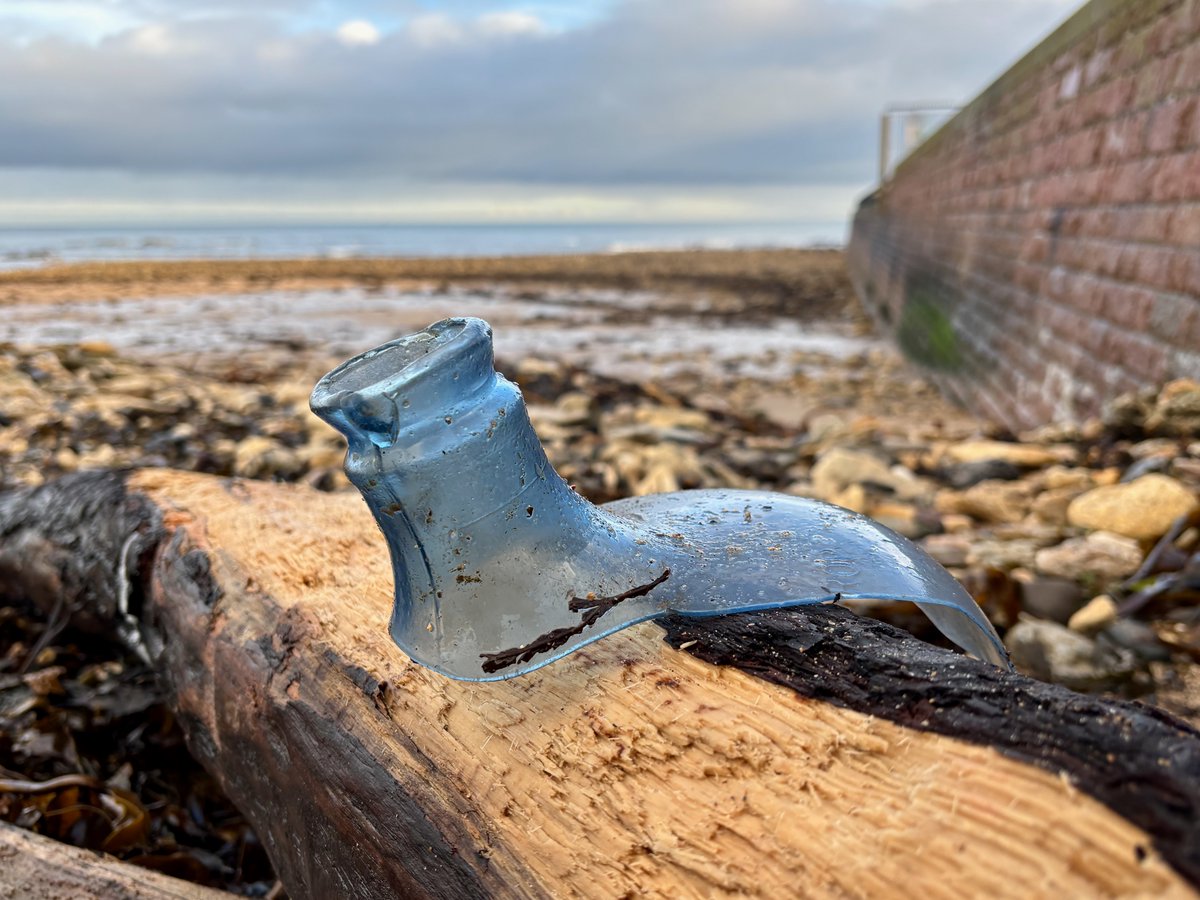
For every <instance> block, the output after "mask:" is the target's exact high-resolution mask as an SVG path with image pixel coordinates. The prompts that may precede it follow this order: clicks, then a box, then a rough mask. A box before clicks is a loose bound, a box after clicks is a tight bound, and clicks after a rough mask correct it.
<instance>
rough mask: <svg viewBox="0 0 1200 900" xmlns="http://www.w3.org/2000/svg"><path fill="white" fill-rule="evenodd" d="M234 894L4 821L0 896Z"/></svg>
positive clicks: (213, 898) (88, 899) (114, 899)
mask: <svg viewBox="0 0 1200 900" xmlns="http://www.w3.org/2000/svg"><path fill="white" fill-rule="evenodd" d="M232 896H233V895H232V894H227V893H225V892H224V891H214V890H212V889H211V888H206V887H201V886H200V885H198V884H192V883H191V882H187V881H180V880H179V879H178V878H170V877H168V876H166V875H162V874H160V873H158V872H151V871H150V870H149V869H141V868H138V867H137V866H134V865H130V864H129V863H124V862H121V861H120V860H119V859H116V858H115V857H112V856H107V855H106V854H103V853H93V852H92V851H90V850H81V849H80V848H78V847H71V846H68V845H67V844H61V843H59V842H58V841H55V840H51V839H50V838H46V837H42V836H41V835H38V834H32V833H30V832H28V831H25V830H24V829H21V828H17V827H16V826H15V825H8V824H6V823H3V822H0V897H4V898H8V897H11V898H14V900H16V898H20V900H67V898H70V900H93V898H94V900H231V898H232Z"/></svg>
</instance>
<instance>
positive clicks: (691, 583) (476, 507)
mask: <svg viewBox="0 0 1200 900" xmlns="http://www.w3.org/2000/svg"><path fill="white" fill-rule="evenodd" d="M312 407H313V410H314V411H315V412H316V413H317V414H318V415H320V416H321V417H322V418H324V419H325V420H326V421H328V422H329V423H330V424H332V425H334V427H336V428H337V429H338V430H339V431H341V432H342V433H343V434H344V435H345V436H346V438H347V441H348V443H349V452H348V453H347V458H346V471H347V473H348V475H349V476H350V479H351V481H352V482H353V483H354V484H355V486H356V487H358V489H359V490H360V491H361V492H362V494H363V496H364V498H365V499H366V501H367V503H368V505H369V507H370V508H371V511H372V513H373V514H374V516H375V519H376V521H377V522H378V523H379V526H380V528H381V529H382V531H383V533H384V535H385V537H386V539H387V543H388V547H389V550H390V552H391V557H392V567H393V573H394V576H395V605H394V608H393V614H392V621H391V633H392V637H393V639H394V640H395V641H396V643H397V644H398V645H399V646H400V647H401V648H402V649H403V650H404V651H405V652H406V653H408V655H409V656H410V657H412V658H413V659H414V660H416V661H417V662H420V663H422V664H424V665H427V666H430V667H431V668H434V669H436V670H437V671H439V672H442V673H444V674H446V675H449V676H452V677H454V678H460V679H467V680H492V679H495V678H507V677H512V676H514V675H519V674H522V673H523V672H527V671H530V670H532V669H535V668H538V667H540V666H542V665H545V664H546V663H548V662H552V661H553V660H555V659H558V658H559V657H561V656H563V655H565V654H567V653H569V652H571V651H572V650H574V649H577V648H578V647H580V646H583V645H584V644H586V643H590V642H591V641H593V640H597V639H598V638H601V637H603V636H605V635H607V634H611V633H612V632H614V631H617V630H619V629H621V628H624V627H626V626H628V625H631V624H633V623H635V622H639V621H644V620H646V619H650V618H655V617H657V616H661V615H665V614H666V613H669V612H677V613H681V614H684V615H693V616H708V615H720V614H725V613H729V612H737V611H744V610H755V609H769V608H775V607H783V606H795V605H799V604H805V603H821V602H829V601H832V600H835V599H837V598H838V597H843V598H846V599H851V598H858V597H862V598H878V599H890V600H908V601H912V602H914V603H917V604H918V605H919V606H920V607H921V609H922V610H923V611H925V612H926V614H927V615H929V617H930V618H931V619H932V620H933V621H934V623H935V624H936V625H937V626H938V627H939V628H940V629H941V630H942V631H943V632H944V633H946V634H947V635H948V636H949V637H951V639H953V640H954V641H956V642H957V643H959V644H960V645H961V646H963V647H964V648H966V649H968V650H970V651H971V652H973V653H975V654H976V655H979V656H981V657H983V658H985V659H989V660H992V661H994V662H998V663H1001V664H1004V662H1005V656H1004V650H1003V645H1002V644H1001V643H1000V641H999V638H998V637H996V634H995V631H994V630H993V629H992V628H991V625H990V624H989V623H988V621H987V619H986V618H985V617H984V616H983V614H982V612H981V611H980V610H979V608H978V606H976V604H975V603H974V601H973V600H972V599H971V597H970V595H969V594H967V593H966V592H965V591H964V590H963V589H962V587H961V586H960V585H958V583H957V582H956V581H955V580H954V579H953V578H952V577H951V576H950V575H949V573H947V572H946V571H945V570H944V569H942V568H941V567H940V566H939V565H938V564H937V563H936V562H934V561H933V560H932V559H931V558H930V557H929V556H928V555H927V554H925V553H924V552H923V551H922V550H920V549H919V548H917V547H916V546H914V545H913V544H911V543H910V542H909V541H907V540H905V539H904V538H902V537H900V536H899V535H897V534H895V533H893V532H891V531H889V530H888V529H886V528H885V527H883V526H882V525H879V524H878V523H877V522H874V521H872V520H870V519H867V518H866V517H864V516H860V515H857V514H856V513H852V512H850V511H848V510H844V509H841V508H839V507H835V506H831V505H829V504H825V503H820V502H818V501H812V500H806V499H803V498H799V497H790V496H784V495H779V494H769V493H763V492H757V491H727V490H709V491H683V492H678V493H674V494H660V495H655V496H651V497H638V498H631V499H628V500H623V501H617V502H615V503H613V504H609V505H608V506H607V507H605V508H598V507H595V506H593V505H592V504H590V503H588V502H587V501H585V500H584V499H583V498H582V497H580V496H578V495H577V494H576V493H575V492H574V491H572V490H571V489H570V487H569V486H568V485H567V484H566V483H565V482H564V481H563V480H562V478H561V477H559V475H558V474H557V473H556V472H555V471H554V469H553V468H551V466H550V464H549V462H548V461H547V459H546V455H545V452H544V450H543V449H542V446H541V444H540V442H539V441H538V438H537V435H536V434H535V433H534V430H533V427H532V425H531V423H530V421H529V416H528V413H527V411H526V408H525V404H524V401H523V399H522V397H521V393H520V391H519V390H518V389H517V388H516V386H515V385H513V384H512V383H511V382H509V381H508V380H507V379H505V378H504V377H503V376H501V375H499V374H497V373H496V372H495V370H494V365H493V359H492V342H491V329H490V328H489V327H488V325H487V324H486V323H484V322H482V321H480V320H478V319H447V320H445V321H442V322H439V323H437V324H435V325H433V326H431V327H429V328H428V329H426V330H424V331H422V332H418V333H416V334H413V335H408V336H407V337H403V338H400V339H398V340H395V341H392V342H390V343H388V344H384V345H383V346H382V347H379V348H377V349H375V350H373V351H370V352H368V353H365V354H363V355H361V356H359V357H356V358H355V359H353V360H350V361H349V362H347V363H345V364H343V365H342V366H339V367H338V368H337V369H334V370H333V371H332V372H330V373H329V374H328V375H326V376H325V377H324V378H322V379H321V381H320V382H319V383H318V385H317V387H316V389H315V390H314V391H313V396H312Z"/></svg>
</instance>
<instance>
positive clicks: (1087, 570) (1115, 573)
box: [1034, 531, 1142, 587]
mask: <svg viewBox="0 0 1200 900" xmlns="http://www.w3.org/2000/svg"><path fill="white" fill-rule="evenodd" d="M1141 564H1142V548H1141V547H1140V546H1139V545H1138V542H1137V541H1135V540H1133V539H1132V538H1127V537H1124V536H1123V535H1119V534H1111V533H1109V532H1106V531H1096V532H1093V533H1092V534H1089V535H1086V536H1084V537H1075V538H1069V539H1068V540H1065V541H1063V542H1062V543H1061V544H1059V545H1058V546H1055V547H1046V548H1044V549H1042V550H1039V551H1037V553H1036V554H1035V556H1034V565H1035V567H1036V568H1037V570H1038V571H1039V572H1042V573H1043V574H1046V575H1056V576H1060V577H1063V578H1074V579H1076V580H1077V581H1083V582H1088V583H1093V584H1094V585H1095V586H1098V587H1103V586H1105V585H1108V584H1111V583H1113V582H1117V581H1120V580H1121V579H1123V578H1128V577H1129V576H1130V575H1132V574H1133V573H1134V572H1135V571H1137V567H1138V566H1140V565H1141Z"/></svg>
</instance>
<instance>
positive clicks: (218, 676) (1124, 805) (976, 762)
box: [0, 471, 1200, 900]
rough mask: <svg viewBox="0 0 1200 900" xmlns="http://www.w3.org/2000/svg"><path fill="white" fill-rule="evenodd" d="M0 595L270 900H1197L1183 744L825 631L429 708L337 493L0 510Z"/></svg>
mask: <svg viewBox="0 0 1200 900" xmlns="http://www.w3.org/2000/svg"><path fill="white" fill-rule="evenodd" d="M0 592H3V593H4V594H7V595H10V596H9V597H8V598H7V599H9V600H11V599H14V597H16V596H19V597H24V598H27V599H30V600H32V601H33V602H36V603H38V604H40V605H43V606H47V607H50V606H53V605H54V604H55V603H58V602H60V601H62V599H63V598H65V602H67V603H69V604H71V608H72V610H73V613H74V615H75V618H76V621H77V622H80V623H81V624H85V625H89V626H91V627H97V628H107V629H110V630H111V629H112V628H114V627H120V628H123V629H124V631H125V633H126V634H127V636H128V638H129V640H131V641H132V642H134V643H135V644H136V643H139V642H141V643H140V645H141V648H142V650H143V651H144V652H146V653H147V654H148V655H149V656H150V657H151V658H152V659H153V660H154V661H155V664H156V666H157V668H158V669H159V671H160V672H161V674H162V677H163V678H164V679H165V681H166V683H167V685H168V686H169V688H170V690H171V692H172V695H173V705H174V707H175V709H176V711H177V713H178V715H179V716H180V718H181V720H182V721H183V723H184V728H185V731H186V733H187V736H188V740H189V743H190V746H191V748H192V750H193V752H194V753H195V754H196V755H197V756H198V757H199V758H200V760H201V761H202V762H203V763H204V764H205V765H206V766H207V767H208V768H209V769H210V770H211V771H212V772H213V773H214V775H216V777H217V778H218V779H219V780H220V781H221V783H222V784H223V785H224V786H225V788H226V790H227V791H228V792H229V794H230V796H231V797H232V798H233V799H234V800H235V802H237V803H238V804H239V805H240V807H241V809H242V810H243V812H244V813H245V814H246V815H247V817H248V818H249V819H250V820H251V821H252V822H253V824H254V826H255V827H256V828H257V830H258V832H259V834H260V836H261V838H262V840H263V842H264V843H265V845H266V846H267V848H268V849H269V852H270V855H271V858H272V859H273V860H274V862H275V864H276V866H277V867H278V870H279V872H280V875H281V877H282V879H283V881H284V883H285V885H286V886H287V889H288V891H289V893H290V895H291V896H292V897H297V898H302V897H319V898H329V897H394V896H435V897H477V896H499V897H507V896H521V897H526V896H528V897H569V896H594V897H621V896H627V897H633V896H639V897H641V896H661V897H683V896H719V895H734V894H736V895H746V896H764V897H779V896H796V895H803V896H809V897H847V896H850V897H858V896H897V895H902V896H923V897H930V898H933V897H946V898H954V900H961V898H962V897H977V896H980V897H982V896H986V897H1021V898H1025V897H1031V896H1051V895H1054V896H1061V897H1084V896H1087V897H1092V896H1103V897H1117V896H1124V897H1132V896H1138V897H1150V896H1154V897H1193V896H1196V893H1195V887H1196V885H1197V884H1200V734H1197V732H1196V731H1194V730H1193V729H1191V728H1189V727H1188V726H1186V725H1185V724H1183V723H1181V722H1178V721H1176V720H1174V719H1173V718H1171V717H1170V716H1168V715H1166V714H1163V713H1161V712H1157V711H1155V710H1153V709H1151V708H1148V707H1146V706H1143V705H1140V704H1137V703H1119V702H1111V701H1106V700H1100V699H1096V698H1092V697H1086V696H1081V695H1078V694H1075V693H1072V692H1070V691H1067V690H1065V689H1062V688H1057V687H1052V686H1049V685H1045V684H1041V683H1038V682H1035V681H1032V680H1030V679H1027V678H1023V677H1020V676H1017V675H1012V674H1008V673H1004V672H1001V671H999V670H997V669H994V668H992V667H989V666H987V665H985V664H983V663H978V662H975V661H973V660H970V659H968V658H965V657H963V656H960V655H957V654H953V653H950V652H948V651H943V650H939V649H936V648H934V647H931V646H929V645H926V644H923V643H921V642H919V641H917V640H915V639H914V638H911V637H909V636H907V635H905V634H903V633H901V632H899V631H897V630H895V629H893V628H890V627H888V626H886V625H882V624H879V623H875V622H870V621H866V620H862V619H857V618H855V617H853V616H852V615H851V614H850V613H848V612H846V611H845V610H841V609H837V608H832V607H813V608H808V609H802V610H796V611H790V612H776V613H759V614H752V615H739V616H732V617H727V618H723V619H713V620H706V621H701V620H686V619H671V620H668V621H666V622H665V623H659V624H655V623H646V624H644V625H641V626H637V627H635V628H631V629H627V630H626V631H623V632H621V633H619V634H617V635H614V636H612V637H610V638H608V639H605V640H604V641H601V642H599V643H597V644H594V645H592V646H590V647H588V648H586V649H584V650H582V651H580V652H577V653H575V654H573V655H572V656H570V657H568V658H567V659H565V660H563V661H561V662H559V663H556V664H554V665H552V666H549V667H547V668H545V669H542V670H540V671H538V672H535V673H533V674H531V675H527V676H524V677H521V678H518V679H515V680H512V681H508V682H501V683H494V684H465V683H461V682H454V681H450V680H448V679H445V678H442V677H440V676H438V675H436V674H433V673H431V672H429V671H428V670H425V669H423V668H420V667H418V666H416V665H414V664H412V663H411V662H409V661H408V660H407V659H406V658H405V657H404V655H403V654H402V653H401V652H400V651H399V650H398V649H397V648H396V647H395V646H394V645H393V644H392V643H391V641H390V640H389V638H388V636H387V631H386V627H385V625H386V622H387V617H388V613H389V610H390V606H391V575H390V570H389V566H388V560H387V553H386V549H385V547H384V546H383V542H382V540H381V539H380V538H379V536H378V534H377V532H376V529H375V526H374V523H373V522H372V520H371V518H370V516H369V514H368V513H367V511H366V508H365V506H364V505H363V504H362V502H361V501H360V500H359V498H358V497H357V496H356V495H349V494H345V495H341V494H339V495H330V494H320V493H317V492H314V491H311V490H307V489H303V488H299V487H289V486H280V485H271V484H265V483H252V482H244V481H236V480H225V479H218V478H213V477H207V476H197V475H190V474H184V473H179V472H170V471H141V472H135V473H129V474H120V473H94V474H84V475H79V476H73V477H71V478H67V479H62V480H60V481H58V482H54V483H51V484H48V485H46V486H44V487H41V488H38V489H35V490H32V491H28V492H22V493H16V494H10V495H7V496H4V497H0ZM664 625H665V634H664ZM664 637H665V640H664ZM3 879H4V875H3V873H2V871H0V883H2V882H3Z"/></svg>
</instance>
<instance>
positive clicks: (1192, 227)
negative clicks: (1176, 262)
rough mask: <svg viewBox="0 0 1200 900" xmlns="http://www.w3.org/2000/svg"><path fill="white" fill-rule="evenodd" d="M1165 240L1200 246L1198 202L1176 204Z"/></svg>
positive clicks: (1179, 244)
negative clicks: (1183, 204) (1184, 204)
mask: <svg viewBox="0 0 1200 900" xmlns="http://www.w3.org/2000/svg"><path fill="white" fill-rule="evenodd" d="M1197 165H1200V161H1198V162H1197ZM1167 240H1168V241H1170V242H1171V243H1172V244H1175V245H1176V246H1180V247H1191V248H1198V247H1200V204H1189V205H1187V206H1178V207H1175V208H1174V209H1173V210H1172V212H1171V222H1170V227H1169V228H1168V230H1167Z"/></svg>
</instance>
